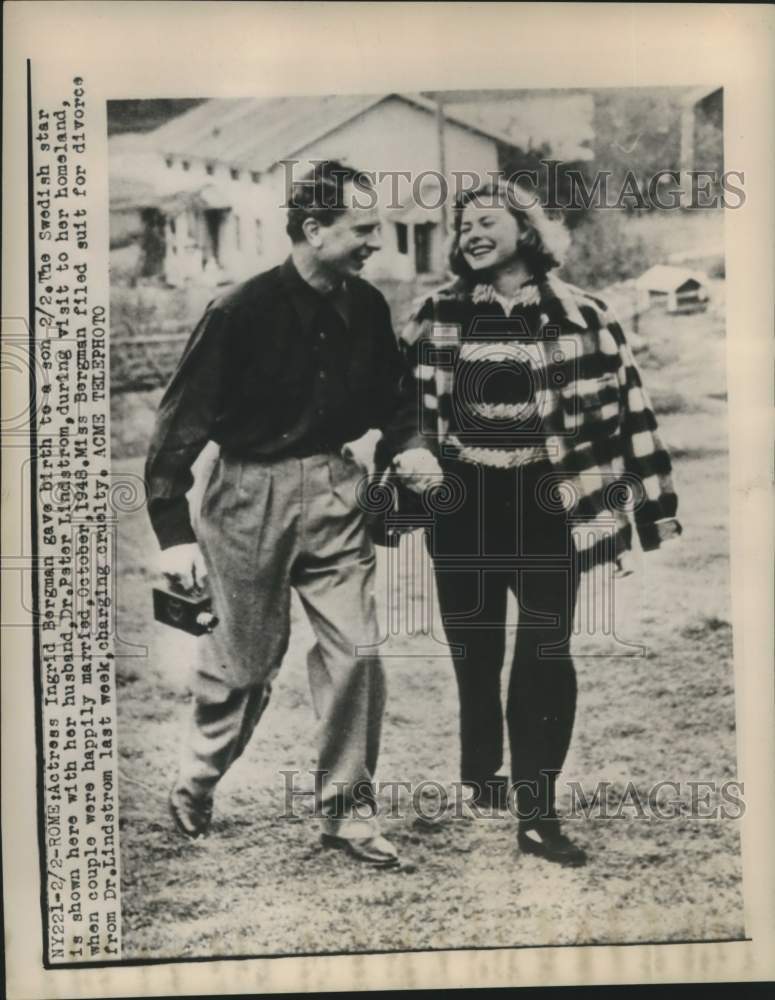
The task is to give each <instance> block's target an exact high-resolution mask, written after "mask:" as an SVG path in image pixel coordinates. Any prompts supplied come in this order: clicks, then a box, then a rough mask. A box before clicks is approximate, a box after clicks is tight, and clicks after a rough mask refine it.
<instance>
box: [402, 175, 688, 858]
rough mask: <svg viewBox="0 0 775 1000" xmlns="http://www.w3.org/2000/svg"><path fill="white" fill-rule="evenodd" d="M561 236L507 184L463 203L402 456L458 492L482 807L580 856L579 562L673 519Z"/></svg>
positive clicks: (428, 309) (463, 633)
mask: <svg viewBox="0 0 775 1000" xmlns="http://www.w3.org/2000/svg"><path fill="white" fill-rule="evenodd" d="M565 242H566V237H565V235H564V231H563V230H562V229H560V228H559V227H558V226H556V225H555V224H554V223H552V222H550V221H549V220H548V219H547V218H546V217H545V216H544V214H543V212H542V210H541V208H540V207H539V206H538V205H537V204H533V202H532V200H531V196H530V195H529V194H528V192H526V191H524V190H522V189H520V188H518V187H516V185H514V184H508V185H507V184H503V183H499V184H495V185H487V186H485V187H482V188H480V189H478V190H477V191H473V192H467V193H466V194H465V195H464V196H463V197H462V198H461V199H460V200H459V201H458V203H457V204H456V207H455V213H454V239H453V244H452V248H451V255H450V264H451V267H452V270H453V271H454V272H455V273H456V274H457V275H458V278H457V280H456V281H455V282H453V283H452V284H451V285H449V286H447V287H445V288H442V289H439V290H438V291H437V292H436V293H435V294H434V295H432V296H431V297H430V298H428V299H426V300H425V302H423V303H422V305H421V306H420V308H419V310H418V311H417V313H416V314H415V316H414V317H413V319H412V320H411V321H410V323H409V325H408V327H407V329H406V330H405V331H404V333H403V335H402V340H403V343H404V347H405V350H406V354H407V361H408V363H409V365H410V367H411V369H412V371H413V372H414V381H415V384H414V386H412V387H410V389H409V391H408V392H407V394H406V399H407V407H406V409H407V412H405V413H403V414H402V415H401V417H400V419H399V421H398V423H400V425H401V426H403V427H410V426H412V423H413V422H412V418H411V416H410V414H409V411H410V410H411V409H412V408H414V409H415V411H416V410H417V401H418V400H420V401H421V406H420V410H419V412H415V415H414V428H415V430H416V431H419V432H420V435H421V436H419V437H418V436H417V435H415V436H414V437H412V436H411V435H410V436H407V437H406V438H405V439H404V441H403V443H402V444H401V445H400V446H399V447H398V448H397V449H396V453H395V454H394V457H393V465H394V467H395V469H396V470H397V471H398V473H399V474H401V475H403V477H404V479H405V482H406V485H407V486H408V487H409V488H411V489H414V490H415V491H416V492H423V491H424V489H426V488H427V487H428V485H429V484H431V483H432V482H433V477H434V475H435V476H436V477H437V478H436V483H437V484H438V482H439V479H440V478H441V477H443V479H444V481H445V483H446V485H447V486H449V485H450V484H455V486H456V488H457V489H456V492H457V494H458V495H459V497H460V501H459V503H456V504H455V505H449V506H448V508H445V509H444V510H441V509H437V510H436V513H435V517H434V521H433V526H432V528H431V529H430V530H429V533H428V535H427V538H428V544H429V548H430V552H431V556H432V558H433V562H434V570H435V576H436V586H437V592H438V599H439V606H440V609H441V616H442V624H443V626H444V630H445V633H446V636H447V640H448V642H449V644H450V648H451V649H452V650H458V651H459V652H457V653H456V654H453V662H454V668H455V675H456V679H457V685H458V692H459V697H460V739H461V779H462V781H463V782H464V783H465V784H467V785H470V786H472V788H473V791H474V798H475V801H476V802H477V803H479V804H484V805H488V806H495V807H500V808H502V807H504V806H505V805H506V804H508V805H509V806H511V805H512V804H513V805H515V807H516V814H517V817H518V819H519V828H518V835H517V839H518V842H519V845H520V847H521V849H522V850H523V851H525V852H528V853H531V854H538V855H540V856H542V857H543V858H545V859H546V860H548V861H554V862H558V863H560V864H563V865H581V864H584V863H585V861H586V852H585V851H584V849H583V848H581V847H580V846H578V845H577V844H575V843H573V842H572V841H571V840H570V839H569V838H568V837H566V836H565V835H564V834H563V833H562V832H561V829H560V822H559V819H558V816H557V813H556V811H555V788H556V782H557V777H558V774H559V772H560V770H561V768H562V766H563V763H564V761H565V756H566V753H567V751H568V747H569V744H570V738H571V732H572V728H573V722H574V716H575V711H576V674H575V670H574V666H573V661H572V659H571V654H570V640H571V632H572V626H573V618H574V609H575V605H576V595H577V592H578V587H579V580H580V573H581V571H582V570H585V569H589V568H592V567H594V566H595V565H598V564H601V563H616V564H617V565H618V567H619V569H620V571H622V570H623V566H624V564H623V559H624V556H625V553H626V552H627V550H628V549H629V548H630V544H631V535H632V528H631V524H630V521H629V518H628V514H629V515H633V514H634V519H635V523H636V526H637V528H638V532H639V535H640V540H641V543H642V546H643V548H644V549H649V548H656V547H657V546H658V545H659V544H660V542H661V541H662V540H663V539H666V538H669V537H671V536H674V535H677V534H678V533H679V532H680V526H679V525H678V523H677V521H675V519H674V514H675V510H676V497H675V494H674V493H673V489H672V484H671V481H670V475H669V474H670V461H669V458H668V456H667V454H666V453H665V451H664V450H663V448H662V446H661V443H660V442H659V439H658V438H657V436H656V433H655V427H656V422H655V420H654V416H653V413H652V412H651V409H650V406H649V403H648V399H647V397H646V395H645V393H644V392H643V389H642V385H641V380H640V375H639V373H638V370H637V368H636V367H635V363H634V361H633V359H632V355H631V354H630V351H629V349H628V347H627V344H626V341H625V338H624V334H623V332H622V330H621V328H620V327H619V326H618V324H617V323H616V322H615V321H614V320H613V318H612V317H611V315H610V313H609V311H608V310H607V308H606V306H605V304H604V303H603V302H601V301H600V300H598V299H596V298H593V297H591V296H589V295H586V294H585V293H583V292H581V291H580V290H579V289H576V288H572V287H570V286H567V285H564V284H563V283H562V282H560V281H559V280H558V279H557V278H555V277H554V276H553V275H552V274H551V271H552V270H553V269H554V268H556V267H558V266H559V263H560V257H561V251H562V249H563V247H564V244H565ZM442 334H443V336H444V341H443V342H444V348H445V350H444V351H443V352H442V351H440V350H439V346H440V343H441V341H440V339H439V338H440V337H441V336H442ZM396 439H397V440H400V436H399V435H396ZM385 457H387V456H385ZM622 498H624V499H622ZM429 503H430V499H429ZM582 522H583V524H584V529H583V531H582V530H578V529H579V525H580V523H582ZM574 529H575V530H574ZM509 591H511V592H512V593H513V594H514V595H515V596H516V598H517V606H518V609H519V617H518V625H517V630H516V645H515V653H514V661H513V666H512V668H511V675H510V680H509V689H508V702H507V706H506V722H507V727H508V733H509V740H510V744H511V789H510V790H509V789H508V779H507V778H506V776H505V775H503V774H501V773H500V771H501V767H502V765H503V708H502V705H501V684H500V674H501V670H502V666H503V660H504V656H505V649H506V631H507V628H511V627H513V626H512V625H511V624H510V623H508V622H507V620H506V619H507V598H508V594H509Z"/></svg>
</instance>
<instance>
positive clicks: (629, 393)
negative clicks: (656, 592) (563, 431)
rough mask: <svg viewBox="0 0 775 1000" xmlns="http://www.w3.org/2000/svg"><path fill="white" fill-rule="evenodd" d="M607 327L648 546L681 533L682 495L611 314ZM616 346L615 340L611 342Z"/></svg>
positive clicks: (641, 532)
mask: <svg viewBox="0 0 775 1000" xmlns="http://www.w3.org/2000/svg"><path fill="white" fill-rule="evenodd" d="M605 328H606V329H607V331H608V332H609V334H610V335H611V337H612V338H613V341H614V342H615V349H616V351H617V353H618V360H619V366H618V379H619V387H620V392H621V399H622V410H623V420H622V427H621V433H622V439H623V450H624V456H623V457H624V467H625V471H626V473H627V474H628V477H629V478H630V482H631V484H633V485H634V489H635V502H634V520H635V528H636V530H637V532H638V538H639V539H640V543H641V547H642V548H643V549H644V550H645V551H648V550H650V549H656V548H659V546H660V545H661V544H662V542H664V541H667V540H668V539H670V538H673V537H675V536H677V535H680V534H681V530H682V529H681V525H680V523H679V521H678V520H677V518H676V516H675V515H676V511H677V509H678V497H677V496H676V493H675V490H674V488H673V480H672V466H671V462H670V455H669V454H668V452H667V450H666V448H665V447H664V445H663V443H662V441H661V438H660V436H659V433H658V430H657V421H656V417H655V416H654V410H653V407H652V404H651V401H650V399H649V396H648V393H647V392H646V389H645V387H644V385H643V380H642V378H641V374H640V371H639V370H638V366H637V364H636V363H635V359H634V358H633V355H632V351H631V350H630V347H629V344H628V343H627V340H626V338H625V335H624V331H623V330H622V328H621V326H620V325H619V324H618V323H617V322H616V320H615V319H614V318H613V317H612V316H611V314H610V313H608V314H607V315H606V318H605ZM612 348H613V345H612Z"/></svg>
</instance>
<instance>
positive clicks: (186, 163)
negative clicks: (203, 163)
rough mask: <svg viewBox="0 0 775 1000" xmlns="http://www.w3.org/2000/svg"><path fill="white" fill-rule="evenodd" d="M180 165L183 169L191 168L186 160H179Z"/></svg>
mask: <svg viewBox="0 0 775 1000" xmlns="http://www.w3.org/2000/svg"><path fill="white" fill-rule="evenodd" d="M180 165H181V167H183V169H184V170H190V169H191V164H190V163H189V161H188V160H181V161H180Z"/></svg>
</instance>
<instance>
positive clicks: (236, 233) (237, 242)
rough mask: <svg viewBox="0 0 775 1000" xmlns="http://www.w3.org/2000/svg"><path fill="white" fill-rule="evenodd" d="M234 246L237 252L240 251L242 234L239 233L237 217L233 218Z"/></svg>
mask: <svg viewBox="0 0 775 1000" xmlns="http://www.w3.org/2000/svg"><path fill="white" fill-rule="evenodd" d="M234 246H235V247H236V248H237V250H241V249H242V233H241V231H240V221H239V216H238V215H235V216H234Z"/></svg>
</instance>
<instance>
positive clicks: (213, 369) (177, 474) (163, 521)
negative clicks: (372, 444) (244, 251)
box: [145, 257, 405, 549]
mask: <svg viewBox="0 0 775 1000" xmlns="http://www.w3.org/2000/svg"><path fill="white" fill-rule="evenodd" d="M345 317H346V320H345ZM404 370H405V369H404V362H403V361H402V359H401V355H400V353H399V350H398V347H397V344H396V338H395V335H394V333H393V329H392V326H391V322H390V311H389V309H388V305H387V303H386V302H385V299H384V298H383V296H382V295H381V294H380V292H378V291H377V289H376V288H374V287H373V286H372V285H370V284H369V283H368V282H366V281H363V280H362V279H360V278H349V279H348V280H347V282H346V287H345V288H344V289H340V290H339V292H338V293H337V294H336V295H334V296H325V295H323V294H321V293H319V292H317V291H316V290H315V289H314V288H312V286H311V285H309V284H307V282H306V281H304V280H303V279H302V278H301V276H300V275H299V273H298V271H297V270H296V267H295V266H294V264H293V261H292V259H291V258H290V257H289V258H288V259H287V260H286V261H285V263H284V264H283V265H281V266H280V267H275V268H272V270H270V271H266V272H264V273H263V274H259V275H257V276H256V277H255V278H251V279H250V280H249V281H247V282H245V283H244V284H242V285H239V286H238V287H237V288H235V289H234V290H232V291H231V292H229V293H227V294H226V295H225V296H223V297H222V298H220V299H217V300H215V301H214V302H211V303H210V305H209V306H208V307H207V309H206V311H205V314H204V316H203V317H202V319H201V321H200V322H199V325H198V326H197V327H196V329H195V330H194V332H193V334H192V336H191V339H190V340H189V342H188V344H187V346H186V349H185V351H184V354H183V357H182V358H181V361H180V363H179V365H178V368H177V370H176V372H175V374H174V376H173V378H172V381H171V382H170V384H169V386H168V388H167V391H166V392H165V394H164V397H163V398H162V401H161V405H160V408H159V414H158V417H157V421H156V429H155V432H154V435H153V439H152V442H151V447H150V451H149V455H148V461H147V464H146V470H145V473H146V482H147V486H148V510H149V514H150V518H151V523H152V525H153V529H154V531H155V532H156V536H157V538H158V539H159V543H160V545H161V547H162V548H163V549H164V548H169V547H170V546H172V545H178V544H182V543H185V542H192V541H194V540H195V536H194V532H193V530H192V527H191V521H190V518H189V513H188V503H187V500H186V496H185V494H186V492H187V491H188V490H189V489H190V487H191V485H192V483H193V477H192V474H191V466H192V464H193V463H194V461H195V460H196V458H197V456H198V455H199V453H200V452H201V451H202V449H203V448H204V446H205V444H206V443H207V442H208V441H210V440H212V441H216V442H217V443H218V444H219V445H220V446H221V451H222V452H223V453H225V454H228V455H231V456H233V457H236V458H240V459H242V460H251V459H253V460H258V461H262V460H272V459H279V458H286V457H303V456H307V455H313V454H317V453H321V452H326V451H330V450H338V449H339V448H341V446H342V445H343V444H344V443H345V442H347V441H353V440H355V439H356V438H359V437H360V436H361V435H362V434H364V433H365V432H366V431H367V430H368V429H369V428H373V427H375V428H381V427H383V426H384V425H385V424H386V423H387V422H388V420H389V419H390V418H391V416H392V415H393V413H394V411H395V409H396V406H397V405H398V399H399V392H400V385H401V380H402V375H403V372H404Z"/></svg>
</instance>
